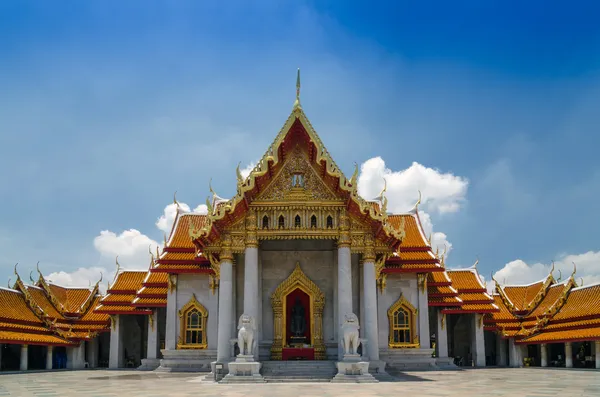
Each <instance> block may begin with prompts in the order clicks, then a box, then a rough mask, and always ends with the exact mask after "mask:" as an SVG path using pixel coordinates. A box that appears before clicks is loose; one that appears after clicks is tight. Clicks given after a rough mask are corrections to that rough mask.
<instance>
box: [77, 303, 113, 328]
mask: <svg viewBox="0 0 600 397" xmlns="http://www.w3.org/2000/svg"><path fill="white" fill-rule="evenodd" d="M100 299H101V297H100V296H96V297H94V300H93V301H92V303H91V305H90V309H89V310H88V311H87V312H86V313H85V314H84V315H83V316H81V318H80V319H79V321H80V322H82V323H83V322H105V323H106V322H108V321H109V320H110V318H109V317H108V315H106V314H101V313H95V312H94V309H95V308H96V306H98V304H99V303H100Z"/></svg>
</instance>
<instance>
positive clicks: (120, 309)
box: [94, 304, 148, 314]
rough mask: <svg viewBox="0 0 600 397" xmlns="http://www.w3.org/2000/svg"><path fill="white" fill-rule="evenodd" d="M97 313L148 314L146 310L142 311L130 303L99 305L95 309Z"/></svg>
mask: <svg viewBox="0 0 600 397" xmlns="http://www.w3.org/2000/svg"><path fill="white" fill-rule="evenodd" d="M94 312H96V313H103V314H148V313H147V312H146V311H141V310H139V309H137V308H135V307H133V306H131V305H130V304H129V305H107V306H104V305H99V306H98V307H96V309H94Z"/></svg>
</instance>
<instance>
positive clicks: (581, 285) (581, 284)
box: [579, 277, 583, 287]
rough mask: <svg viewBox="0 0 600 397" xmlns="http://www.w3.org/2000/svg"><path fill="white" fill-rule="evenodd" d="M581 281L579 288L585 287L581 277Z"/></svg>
mask: <svg viewBox="0 0 600 397" xmlns="http://www.w3.org/2000/svg"><path fill="white" fill-rule="evenodd" d="M580 280H581V283H579V286H580V287H583V277H581V278H580Z"/></svg>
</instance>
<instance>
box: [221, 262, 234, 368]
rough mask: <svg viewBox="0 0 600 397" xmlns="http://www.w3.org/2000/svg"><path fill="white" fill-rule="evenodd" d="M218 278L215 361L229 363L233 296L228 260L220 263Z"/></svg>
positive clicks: (231, 268)
mask: <svg viewBox="0 0 600 397" xmlns="http://www.w3.org/2000/svg"><path fill="white" fill-rule="evenodd" d="M220 276H221V278H220V280H219V320H218V325H217V328H218V331H217V332H218V336H217V361H218V362H229V359H230V349H229V340H230V339H231V329H232V328H231V327H232V326H233V325H232V324H233V313H232V309H233V306H232V304H231V299H232V296H233V265H232V263H231V259H230V258H227V259H226V260H223V261H222V262H221V270H220Z"/></svg>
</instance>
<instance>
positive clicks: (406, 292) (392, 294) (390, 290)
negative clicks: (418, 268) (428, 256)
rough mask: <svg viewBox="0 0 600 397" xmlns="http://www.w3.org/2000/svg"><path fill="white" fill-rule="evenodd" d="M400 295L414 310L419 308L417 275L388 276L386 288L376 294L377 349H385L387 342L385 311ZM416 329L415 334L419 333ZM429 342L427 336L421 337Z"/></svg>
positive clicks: (387, 332) (387, 329)
mask: <svg viewBox="0 0 600 397" xmlns="http://www.w3.org/2000/svg"><path fill="white" fill-rule="evenodd" d="M400 294H402V295H403V296H404V298H405V299H406V300H408V301H409V302H410V303H411V305H413V306H414V307H415V308H418V307H419V290H418V286H417V275H416V274H413V273H403V274H390V275H389V276H388V277H387V285H386V288H385V290H384V292H383V294H381V291H378V292H377V295H378V299H377V325H378V327H379V348H380V349H382V348H383V349H387V347H388V342H389V333H390V328H389V327H390V326H389V323H388V316H387V311H388V309H389V308H390V306H392V305H393V304H394V303H395V302H396V301H397V300H398V298H400ZM415 328H416V332H417V333H418V332H419V328H418V327H415ZM422 337H425V338H426V339H427V340H429V335H425V336H421V335H419V338H422Z"/></svg>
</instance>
